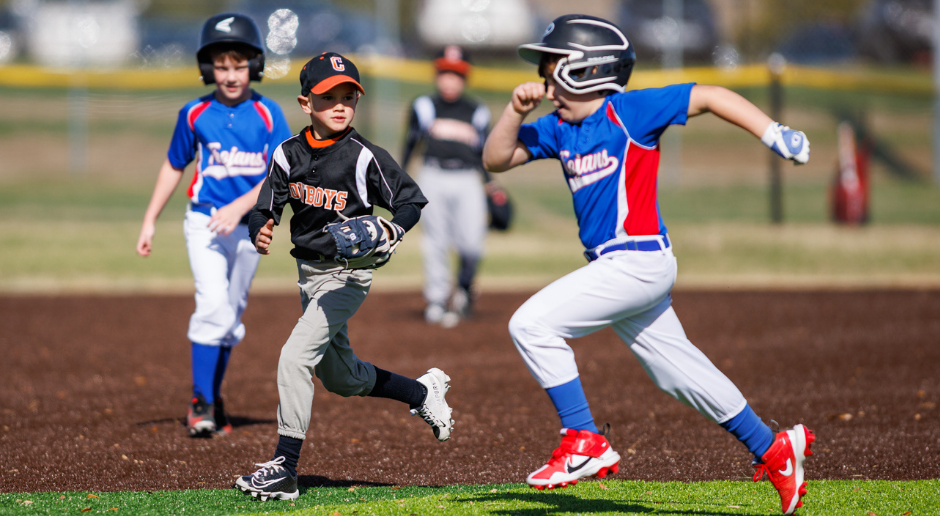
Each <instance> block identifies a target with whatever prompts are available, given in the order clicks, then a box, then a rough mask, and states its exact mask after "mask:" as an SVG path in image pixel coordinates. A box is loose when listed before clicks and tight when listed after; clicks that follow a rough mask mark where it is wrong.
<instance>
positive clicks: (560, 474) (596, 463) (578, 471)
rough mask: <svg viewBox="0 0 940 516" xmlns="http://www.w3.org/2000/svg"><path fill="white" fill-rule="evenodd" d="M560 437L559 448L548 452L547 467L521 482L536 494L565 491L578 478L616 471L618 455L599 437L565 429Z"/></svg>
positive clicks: (587, 432) (534, 472)
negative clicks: (559, 489) (538, 491)
mask: <svg viewBox="0 0 940 516" xmlns="http://www.w3.org/2000/svg"><path fill="white" fill-rule="evenodd" d="M561 435H562V437H561V446H559V447H558V448H556V449H555V451H553V452H552V458H551V459H548V463H547V464H545V465H544V466H542V467H541V468H539V469H537V470H535V471H533V472H532V473H531V474H530V475H529V476H528V477H527V478H526V479H525V481H526V483H527V484H529V485H530V486H532V487H534V488H536V489H540V490H541V489H545V488H548V489H555V488H556V487H568V485H574V484H577V483H578V480H579V479H581V478H584V477H590V476H592V475H596V476H597V477H598V478H604V477H606V476H607V474H608V473H616V472H617V470H618V469H619V467H620V455H619V454H618V453H617V452H615V451H614V450H612V449H611V447H610V443H609V442H607V439H606V438H605V437H604V436H603V435H600V434H595V433H594V432H589V431H587V430H581V431H580V432H579V431H577V430H571V429H568V428H562V429H561Z"/></svg>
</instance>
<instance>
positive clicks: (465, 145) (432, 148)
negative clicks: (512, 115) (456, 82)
mask: <svg viewBox="0 0 940 516" xmlns="http://www.w3.org/2000/svg"><path fill="white" fill-rule="evenodd" d="M489 125H490V110H489V108H487V107H486V106H485V105H483V104H480V103H477V102H475V101H473V100H470V99H468V98H467V97H460V98H459V99H457V100H455V101H453V102H447V101H445V100H444V99H442V98H441V96H440V95H434V96H428V95H424V96H421V97H418V98H417V99H415V101H414V102H413V103H412V105H411V116H410V118H409V120H408V134H407V136H406V138H405V148H404V150H403V152H402V166H403V167H407V166H408V160H409V159H410V158H411V154H412V153H413V152H414V149H415V146H416V145H417V144H418V143H419V142H421V141H422V140H424V141H426V142H427V148H426V149H425V151H424V160H425V162H426V163H429V164H433V165H434V166H437V167H440V168H442V169H445V170H455V169H460V170H466V169H474V168H476V169H482V168H483V166H482V161H481V155H482V153H483V142H485V141H486V136H487V134H488V132H489Z"/></svg>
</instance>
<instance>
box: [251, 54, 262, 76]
mask: <svg viewBox="0 0 940 516" xmlns="http://www.w3.org/2000/svg"><path fill="white" fill-rule="evenodd" d="M262 77H264V54H258V55H257V56H255V57H252V58H251V59H249V60H248V80H250V81H258V82H261V78H262Z"/></svg>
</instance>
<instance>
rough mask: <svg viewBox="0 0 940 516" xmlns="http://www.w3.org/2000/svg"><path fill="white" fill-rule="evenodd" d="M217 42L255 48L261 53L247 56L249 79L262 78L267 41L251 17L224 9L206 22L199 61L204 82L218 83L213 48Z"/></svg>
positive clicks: (198, 52) (200, 34) (198, 55)
mask: <svg viewBox="0 0 940 516" xmlns="http://www.w3.org/2000/svg"><path fill="white" fill-rule="evenodd" d="M217 45H229V46H233V47H237V46H245V47H248V48H251V49H254V50H256V51H257V52H258V55H257V56H255V57H253V58H251V59H249V60H248V79H249V80H252V81H260V80H261V78H262V77H263V76H264V43H263V41H262V40H261V30H260V29H258V25H256V24H255V22H254V21H253V20H252V19H251V18H249V17H247V16H245V15H244V14H239V13H222V14H217V15H215V16H213V17H211V18H209V19H208V20H206V23H205V24H203V26H202V31H200V33H199V50H198V51H196V61H197V62H198V63H199V72H200V73H202V82H203V83H205V84H213V83H215V73H214V68H215V65H214V63H213V62H212V54H211V50H212V47H214V46H217Z"/></svg>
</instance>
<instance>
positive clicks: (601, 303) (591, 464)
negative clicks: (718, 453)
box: [483, 15, 815, 514]
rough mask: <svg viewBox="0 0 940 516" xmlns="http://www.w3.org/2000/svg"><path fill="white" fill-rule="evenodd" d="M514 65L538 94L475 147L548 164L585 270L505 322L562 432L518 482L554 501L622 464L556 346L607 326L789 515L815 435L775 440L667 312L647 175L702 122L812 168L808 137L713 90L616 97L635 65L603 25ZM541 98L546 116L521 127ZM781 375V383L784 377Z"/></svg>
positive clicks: (508, 163) (581, 22) (555, 38)
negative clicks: (525, 69)
mask: <svg viewBox="0 0 940 516" xmlns="http://www.w3.org/2000/svg"><path fill="white" fill-rule="evenodd" d="M519 54H520V55H521V57H522V58H523V59H525V60H527V61H529V62H532V63H534V64H537V65H538V66H539V75H540V76H541V77H543V78H544V80H545V82H544V83H537V82H528V83H524V84H521V85H519V86H517V87H516V88H515V90H513V94H512V101H511V102H510V103H509V105H507V106H506V108H505V110H504V111H503V114H502V116H501V117H500V119H499V120H498V121H497V123H496V125H495V126H494V127H493V130H492V132H491V133H490V136H489V138H488V139H487V141H486V144H485V145H484V149H483V163H484V166H485V167H486V168H487V169H488V170H489V171H491V172H502V171H505V170H509V169H511V168H513V167H516V166H518V165H522V164H523V163H526V162H528V161H531V160H536V159H546V158H552V159H557V160H559V161H560V162H561V165H562V172H563V173H564V177H565V180H566V181H567V183H568V187H569V189H570V190H571V194H572V200H573V204H574V211H575V216H576V217H577V220H578V226H579V236H580V238H581V242H582V243H583V244H584V247H585V252H584V255H585V257H586V258H587V260H588V262H589V263H588V265H586V266H585V267H582V268H580V269H578V270H576V271H574V272H572V273H570V274H568V275H567V276H565V277H563V278H561V279H559V280H557V281H555V282H554V283H552V284H551V285H549V286H547V287H545V288H544V289H542V290H541V291H540V292H538V293H536V294H535V295H534V296H532V297H531V298H530V299H529V300H527V301H526V302H525V303H524V304H523V305H522V306H521V307H520V308H519V309H518V310H517V311H516V313H515V314H513V316H512V319H511V320H510V322H509V332H510V335H511V336H512V339H513V342H514V343H515V345H516V347H517V349H518V350H519V353H520V354H521V355H522V358H523V360H524V361H525V363H526V366H527V367H528V368H529V371H530V372H531V373H532V375H533V376H534V377H535V379H536V380H537V381H538V382H539V384H540V385H541V386H542V387H543V388H544V389H545V390H546V392H547V394H548V396H549V397H550V398H551V400H552V403H553V404H554V405H555V408H556V410H557V411H558V415H559V417H560V419H561V424H562V427H563V428H562V431H561V434H562V442H561V446H559V447H558V448H557V449H556V450H555V451H554V453H553V454H552V457H551V458H550V459H549V460H548V462H547V463H546V464H545V465H544V466H542V467H540V468H538V469H536V470H535V471H533V472H532V473H531V474H530V475H529V476H528V478H526V482H527V483H528V484H529V485H531V486H532V487H535V488H538V489H545V488H549V489H552V488H555V487H566V486H567V485H569V484H574V483H577V481H578V480H579V479H581V478H584V477H588V476H592V475H596V476H598V477H601V478H603V477H604V476H605V475H607V474H608V473H616V472H617V471H618V468H619V463H620V455H619V454H618V453H617V452H615V451H614V450H613V449H612V448H611V445H610V443H609V442H608V441H607V439H606V437H605V436H604V435H603V433H602V432H599V431H598V428H597V426H596V424H595V423H594V418H593V416H592V415H591V411H590V408H589V405H588V402H587V398H586V396H585V393H584V390H583V389H582V387H581V381H580V377H579V373H578V367H577V363H576V362H575V360H574V351H573V350H572V348H571V347H570V346H569V345H568V344H567V342H566V339H571V338H577V337H581V336H584V335H588V334H590V333H593V332H594V331H597V330H599V329H602V328H605V327H607V326H610V327H612V328H613V330H614V331H615V332H616V333H617V335H618V336H619V337H620V338H621V340H623V342H624V343H625V344H626V345H627V346H628V347H629V348H630V350H631V352H632V353H633V354H634V356H635V357H636V358H637V359H638V360H639V361H640V363H641V364H642V365H643V368H644V369H645V370H646V372H647V374H648V375H649V376H650V378H651V379H652V380H653V381H654V382H655V383H656V385H657V386H658V387H659V388H660V389H661V390H663V391H664V392H666V393H667V394H669V395H671V396H673V397H675V398H676V399H678V400H679V401H681V402H683V403H685V404H686V405H689V406H691V407H693V408H694V409H696V410H697V411H698V412H699V413H701V414H702V415H703V416H705V417H706V418H707V419H709V420H711V421H713V422H714V423H717V424H719V425H721V426H722V427H723V428H725V429H726V430H728V431H729V432H730V433H731V434H732V435H734V436H735V437H736V438H737V439H739V440H740V441H741V442H742V443H743V444H744V445H745V446H746V447H747V448H748V450H749V451H750V452H751V453H752V454H753V455H754V466H755V467H756V468H757V474H756V475H755V477H754V480H755V481H758V480H760V479H761V478H762V476H763V475H764V474H766V475H768V477H769V478H770V480H771V483H772V484H773V486H774V488H776V490H777V492H778V493H779V495H780V499H781V505H782V509H783V512H784V513H785V514H792V513H793V511H794V510H796V508H797V507H800V506H801V505H802V501H801V500H800V498H801V497H802V496H803V495H804V494H805V493H806V484H805V482H804V480H803V462H804V460H805V459H806V457H807V456H809V455H811V454H812V452H811V451H810V444H811V443H812V442H813V441H814V440H815V436H814V434H813V432H812V431H811V430H809V429H808V428H806V427H804V426H803V425H801V424H798V425H796V426H794V427H793V428H792V429H790V430H785V431H782V432H779V433H777V434H776V435H775V434H774V432H773V431H772V430H771V429H770V428H769V427H768V426H767V425H766V424H765V423H764V422H763V421H761V419H760V418H759V417H757V415H756V414H755V413H754V411H753V410H752V409H751V407H750V406H749V405H748V403H747V401H746V400H745V399H744V396H743V395H742V394H741V392H740V391H739V390H738V388H737V387H736V386H735V385H734V384H733V383H732V382H731V381H730V380H729V379H728V378H727V377H726V376H725V375H724V374H723V373H722V372H721V371H719V370H718V369H717V368H716V367H715V366H714V364H712V363H711V361H710V360H709V359H708V357H706V356H705V355H704V354H703V353H702V352H701V351H700V350H699V349H698V348H696V347H695V346H694V345H693V344H692V343H691V342H690V341H689V339H688V338H687V337H686V335H685V332H684V330H683V328H682V324H681V323H680V322H679V319H678V317H677V316H676V313H675V311H674V310H673V308H672V299H671V296H670V291H671V289H672V287H673V285H674V283H675V279H676V270H677V268H676V258H675V256H674V255H673V248H672V242H671V241H670V239H669V236H668V233H667V230H666V226H665V224H664V223H663V220H662V217H661V216H660V213H659V205H658V202H657V173H658V167H659V139H660V136H661V135H662V134H663V132H664V131H665V130H666V128H667V127H668V126H670V125H673V124H679V125H684V124H685V123H686V120H687V119H688V117H691V116H696V115H700V114H703V113H709V112H710V113H713V114H715V115H717V116H718V117H720V118H722V119H724V120H726V121H728V122H730V123H732V124H735V125H738V126H740V127H742V128H743V129H745V130H747V131H749V132H750V133H751V134H753V135H754V136H756V137H758V138H760V139H761V141H762V142H764V144H766V145H767V146H768V147H770V148H771V149H772V150H773V151H775V152H777V153H778V154H779V155H780V156H782V157H784V158H787V159H792V160H794V161H796V162H797V163H806V162H807V161H808V160H809V142H808V141H807V139H806V136H805V135H804V134H803V133H801V132H799V131H794V130H791V129H790V128H788V127H785V126H782V125H780V124H779V123H776V122H774V121H773V120H771V119H770V117H768V116H767V115H766V114H764V113H763V112H762V111H761V110H760V109H758V108H757V107H756V106H754V105H753V104H751V103H750V102H749V101H747V100H746V99H744V98H743V97H741V96H740V95H738V94H736V93H734V92H732V91H730V90H727V89H725V88H721V87H717V86H704V85H696V84H678V85H672V86H667V87H665V88H653V89H646V90H636V91H629V92H627V91H625V90H626V88H625V87H626V84H627V81H628V80H629V77H630V73H631V71H632V69H633V65H634V63H635V61H636V55H635V53H634V51H633V47H632V45H631V44H630V42H629V40H628V39H627V37H626V36H625V35H624V34H623V32H622V31H621V30H620V29H619V28H618V27H617V26H616V25H614V24H612V23H610V22H608V21H607V20H603V19H600V18H595V17H591V16H583V15H566V16H562V17H560V18H557V19H556V20H555V21H554V22H552V23H551V24H550V25H549V26H548V28H547V29H546V31H545V34H544V35H543V37H542V41H540V42H539V43H533V44H527V45H522V46H520V47H519ZM543 97H545V98H547V99H548V100H549V101H551V102H552V104H553V106H554V107H555V111H554V112H552V113H551V114H549V115H546V116H543V117H541V118H539V119H538V120H536V121H534V122H532V123H528V124H524V123H523V122H524V120H525V117H526V116H527V115H528V114H529V113H530V112H532V110H534V109H535V108H536V107H538V105H539V104H540V102H541V101H542V98H543ZM786 373H787V372H786V371H779V372H778V374H779V375H780V376H781V379H785V375H786Z"/></svg>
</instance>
